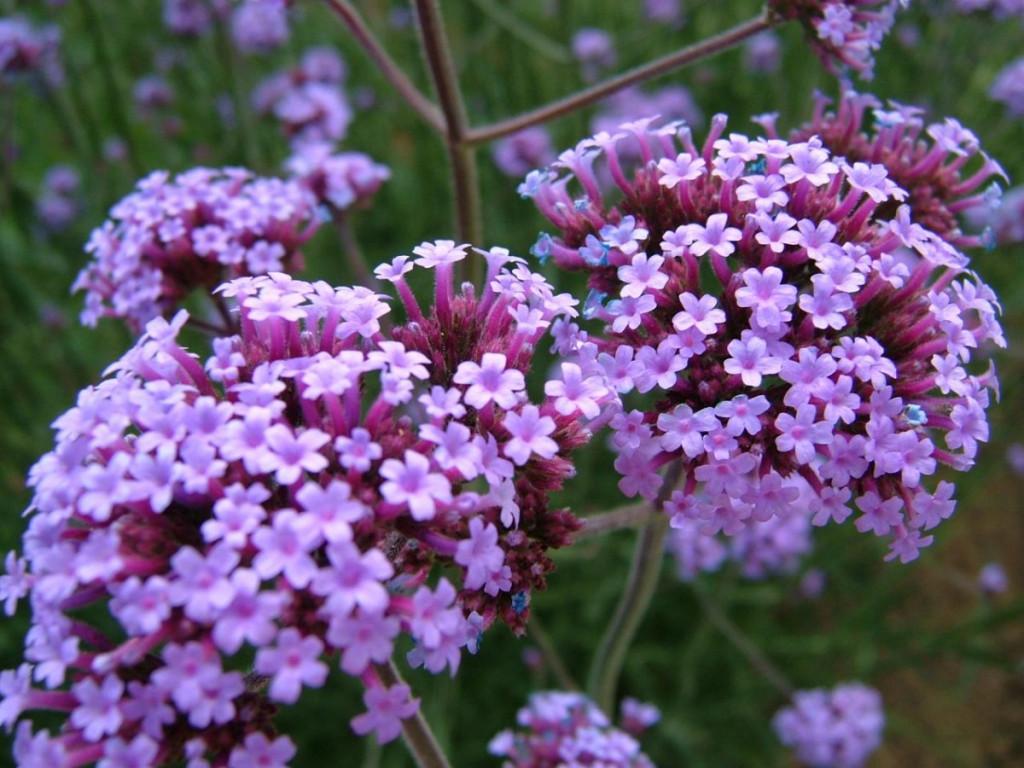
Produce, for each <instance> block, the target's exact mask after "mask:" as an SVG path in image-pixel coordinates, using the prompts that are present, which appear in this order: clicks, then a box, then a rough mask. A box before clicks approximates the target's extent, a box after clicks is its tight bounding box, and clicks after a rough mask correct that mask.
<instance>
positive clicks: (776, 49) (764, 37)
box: [743, 32, 782, 74]
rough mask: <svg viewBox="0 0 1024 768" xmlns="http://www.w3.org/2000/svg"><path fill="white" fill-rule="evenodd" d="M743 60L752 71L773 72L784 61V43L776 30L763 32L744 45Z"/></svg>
mask: <svg viewBox="0 0 1024 768" xmlns="http://www.w3.org/2000/svg"><path fill="white" fill-rule="evenodd" d="M743 61H744V63H745V65H746V67H747V70H748V71H750V72H758V73H762V74H771V73H772V72H777V71H778V69H779V65H780V64H781V62H782V45H781V43H780V42H779V36H778V35H776V34H775V33H774V32H761V33H760V34H757V35H754V36H753V37H752V38H750V39H749V40H748V41H747V42H746V43H745V44H744V46H743Z"/></svg>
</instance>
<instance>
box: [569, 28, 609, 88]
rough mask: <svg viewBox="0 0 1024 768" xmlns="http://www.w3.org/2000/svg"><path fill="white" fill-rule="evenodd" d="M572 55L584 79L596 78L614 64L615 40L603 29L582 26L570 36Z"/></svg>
mask: <svg viewBox="0 0 1024 768" xmlns="http://www.w3.org/2000/svg"><path fill="white" fill-rule="evenodd" d="M572 55H573V56H574V57H575V58H576V61H578V62H579V64H580V70H581V74H582V75H583V79H584V80H596V79H597V78H598V77H599V76H600V75H601V73H602V72H604V71H605V70H608V69H610V68H612V67H614V66H615V62H616V60H617V59H618V55H617V54H616V53H615V41H614V40H613V39H612V36H611V35H609V34H608V33H607V32H605V31H604V30H603V29H596V28H594V27H583V28H581V29H578V30H576V33H575V34H574V35H573V36H572Z"/></svg>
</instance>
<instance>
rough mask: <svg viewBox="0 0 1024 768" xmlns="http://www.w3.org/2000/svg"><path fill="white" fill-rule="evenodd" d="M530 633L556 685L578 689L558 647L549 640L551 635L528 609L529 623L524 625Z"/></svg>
mask: <svg viewBox="0 0 1024 768" xmlns="http://www.w3.org/2000/svg"><path fill="white" fill-rule="evenodd" d="M526 629H527V631H528V632H529V633H530V637H531V638H533V642H535V643H536V644H537V647H538V648H539V649H540V652H541V655H542V656H543V657H544V662H545V663H546V664H547V665H548V668H549V669H550V670H551V674H553V675H554V676H555V680H557V681H558V686H559V687H560V688H561V689H562V690H565V691H578V690H579V689H580V687H579V685H577V684H576V681H575V680H574V679H573V677H572V675H571V674H569V670H568V668H567V667H566V666H565V662H564V661H562V656H561V654H560V653H559V652H558V648H557V647H556V646H555V644H554V642H553V641H552V640H551V636H550V635H549V634H548V633H547V630H546V629H544V625H543V624H542V623H541V621H540V619H539V618H538V617H537V613H536V612H535V611H530V623H529V624H528V625H527V627H526Z"/></svg>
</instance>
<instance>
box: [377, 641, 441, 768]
mask: <svg viewBox="0 0 1024 768" xmlns="http://www.w3.org/2000/svg"><path fill="white" fill-rule="evenodd" d="M374 669H376V671H377V676H378V677H380V681H381V683H383V684H384V685H385V686H386V687H388V688H391V687H392V686H395V685H404V684H406V683H405V681H404V680H403V679H402V675H401V673H399V671H398V667H396V666H395V662H393V661H388V662H387V663H386V664H377V665H376V666H375V667H374ZM402 740H403V741H404V742H405V746H406V747H407V748H408V749H409V752H410V753H411V754H412V756H413V759H414V760H416V765H418V766H419V768H450V765H451V764H450V763H449V762H448V758H447V757H446V756H445V754H444V750H442V749H441V745H440V744H438V742H437V737H436V736H434V732H433V731H432V730H431V729H430V724H429V723H428V722H427V719H426V718H425V717H424V716H423V712H422V711H420V710H416V714H414V715H413V716H412V717H408V718H406V719H405V720H403V721H402Z"/></svg>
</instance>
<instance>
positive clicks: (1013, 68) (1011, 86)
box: [989, 57, 1024, 117]
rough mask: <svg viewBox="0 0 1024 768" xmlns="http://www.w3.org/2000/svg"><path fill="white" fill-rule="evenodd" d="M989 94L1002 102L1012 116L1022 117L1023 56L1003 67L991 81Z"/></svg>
mask: <svg viewBox="0 0 1024 768" xmlns="http://www.w3.org/2000/svg"><path fill="white" fill-rule="evenodd" d="M989 95H990V96H991V97H992V98H993V99H995V100H996V101H998V102H1000V103H1002V104H1004V105H1005V106H1006V111H1007V112H1009V113H1010V115H1011V116H1012V117H1024V57H1022V58H1019V59H1016V60H1014V61H1012V62H1010V63H1009V64H1007V65H1006V66H1005V67H1003V69H1002V70H1001V71H1000V72H999V74H998V75H996V79H995V80H994V81H993V82H992V88H991V89H990V90H989Z"/></svg>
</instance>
